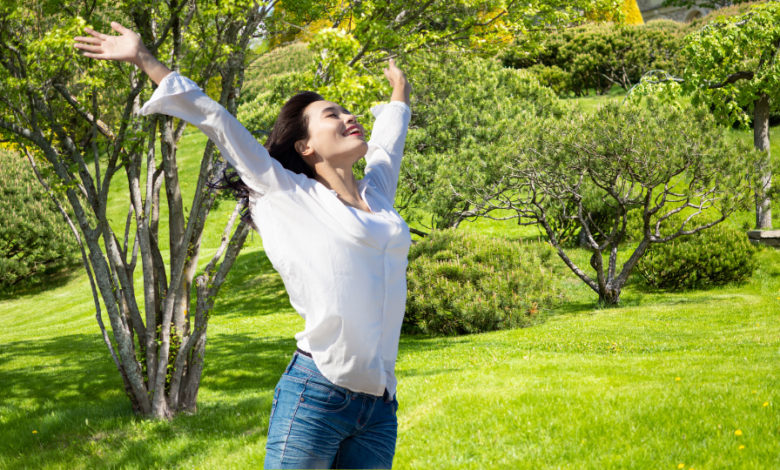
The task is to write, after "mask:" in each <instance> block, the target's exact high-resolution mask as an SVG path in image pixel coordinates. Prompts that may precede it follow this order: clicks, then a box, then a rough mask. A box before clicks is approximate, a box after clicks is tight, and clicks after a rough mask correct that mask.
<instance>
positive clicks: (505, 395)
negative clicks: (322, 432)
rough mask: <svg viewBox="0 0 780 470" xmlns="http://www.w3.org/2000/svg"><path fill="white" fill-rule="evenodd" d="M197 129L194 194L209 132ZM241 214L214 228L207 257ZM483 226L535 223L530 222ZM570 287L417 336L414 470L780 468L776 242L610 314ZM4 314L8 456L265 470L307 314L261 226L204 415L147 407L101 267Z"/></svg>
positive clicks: (2, 401)
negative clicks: (725, 270)
mask: <svg viewBox="0 0 780 470" xmlns="http://www.w3.org/2000/svg"><path fill="white" fill-rule="evenodd" d="M740 137H741V138H749V135H745V134H740ZM778 138H780V136H777V133H776V132H773V140H774V142H775V144H776V143H777V142H778ZM185 142H186V144H187V148H186V149H183V150H182V152H181V154H180V155H181V164H180V168H181V171H182V180H183V181H190V183H189V184H188V185H185V187H184V192H185V199H184V200H185V201H190V200H191V191H192V189H193V188H194V180H195V177H196V173H197V163H198V156H199V149H202V146H203V145H204V143H205V139H204V138H203V137H202V136H201V135H200V134H197V133H195V134H192V135H191V136H188V137H185ZM775 154H776V155H777V153H775ZM117 182H118V183H124V182H123V181H122V179H121V178H120V179H118V180H117ZM121 186H122V184H118V185H117V189H119V188H120V187H121ZM114 194H115V197H113V198H112V199H111V200H112V201H113V204H112V206H111V211H112V213H113V214H114V216H113V219H114V221H121V220H123V219H124V216H125V214H124V213H123V211H124V210H125V208H123V206H122V203H123V201H122V196H121V195H120V194H121V193H120V192H119V191H117V192H115V193H114ZM187 204H188V202H187ZM230 209H231V204H229V203H228V202H225V203H223V204H222V207H220V210H219V211H218V214H216V216H215V217H214V219H213V220H212V224H211V225H210V226H209V228H208V229H207V231H208V233H207V236H206V240H205V245H206V246H207V247H209V248H208V249H207V250H205V251H206V252H207V253H208V252H210V251H211V250H213V248H214V247H215V246H216V244H217V241H218V239H219V235H220V232H221V226H222V224H223V223H224V219H225V218H226V217H227V215H228V213H229V210H230ZM744 217H747V218H748V219H749V214H746V215H745V216H744ZM163 220H164V218H163ZM119 223H120V222H117V225H118V224H119ZM740 223H741V222H740ZM464 229H465V230H479V231H483V232H489V233H494V234H496V235H499V236H510V237H518V236H525V237H531V236H533V233H534V232H533V230H529V229H525V230H523V231H520V230H518V229H517V227H516V226H514V225H512V224H511V222H510V223H495V222H493V223H491V222H488V221H480V222H476V223H473V224H468V225H464ZM161 238H163V239H164V238H165V237H161ZM165 245H167V243H165ZM582 255H584V253H578V254H576V256H577V257H579V258H583V256H582ZM570 285H571V294H572V298H573V301H572V302H571V303H570V304H569V305H567V306H566V307H565V308H564V309H561V310H560V311H558V312H554V315H553V316H552V317H551V318H550V319H549V321H548V322H547V323H546V324H543V325H540V326H537V327H534V328H529V329H523V330H515V331H505V332H495V333H489V334H482V335H475V336H468V337H460V338H446V339H442V338H424V337H405V338H402V340H401V344H400V350H399V356H398V366H397V375H398V377H399V379H400V383H399V390H398V397H399V401H400V403H401V407H400V410H399V423H400V432H399V440H398V450H397V455H396V466H397V467H398V468H441V467H457V468H463V467H468V468H508V467H518V468H526V467H530V466H532V465H533V466H536V467H542V468H651V467H652V468H677V465H678V464H679V463H684V464H685V468H695V469H709V468H731V467H738V468H768V467H776V466H778V465H780V462H779V461H778V460H779V459H778V455H777V448H778V444H780V442H779V441H780V436H779V434H780V418H779V417H778V415H777V413H776V411H775V407H776V406H777V405H778V404H780V401H778V399H780V397H778V396H777V384H778V369H777V367H776V361H777V356H776V354H777V350H778V343H780V328H779V327H778V322H777V313H778V311H780V308H778V300H779V299H778V298H780V252H776V251H767V252H764V253H763V254H762V264H761V270H760V272H759V273H758V274H757V275H756V276H755V277H754V279H753V280H752V281H751V282H750V283H749V284H746V285H743V286H731V287H727V288H721V289H713V290H709V291H701V292H694V293H673V294H659V293H653V292H645V291H642V290H640V289H638V288H636V287H632V288H629V289H628V290H627V291H626V293H625V295H624V305H623V306H622V307H621V308H617V309H610V310H596V309H594V307H593V295H592V293H590V292H588V291H587V289H585V288H584V287H583V286H582V285H581V284H579V283H577V282H575V281H574V280H572V281H571V283H570ZM0 324H2V325H3V327H2V329H1V330H0V344H2V345H3V347H2V348H1V349H0V435H1V436H3V439H0V468H85V467H86V468H89V467H99V468H150V467H152V468H170V467H179V466H181V467H198V468H258V467H260V466H261V465H262V460H263V456H264V444H265V433H266V429H267V425H268V413H269V411H270V396H271V393H272V390H273V387H274V386H275V384H276V382H277V381H278V379H279V376H280V375H281V373H282V372H283V370H284V367H285V365H286V363H287V362H288V361H289V358H290V355H291V353H292V351H293V350H294V349H295V341H294V339H293V335H294V334H295V332H297V331H300V330H301V329H302V327H303V322H302V320H301V319H300V318H299V317H298V316H297V315H296V314H295V313H294V312H293V311H292V309H291V308H290V306H289V303H288V301H287V296H286V294H285V291H284V287H283V285H282V283H281V280H280V278H279V276H278V275H276V273H275V272H274V271H273V270H272V268H271V266H270V263H269V262H268V260H267V258H265V256H264V253H263V251H262V244H261V243H260V239H259V237H257V236H255V237H254V238H253V239H252V240H251V241H250V242H249V243H248V245H247V247H246V248H245V250H244V252H243V253H242V254H241V256H240V257H239V259H238V261H237V264H236V266H235V267H234V269H233V271H232V273H231V275H230V277H229V280H228V282H227V283H226V285H225V287H224V289H223V291H222V293H221V294H220V299H219V301H218V304H217V308H216V312H215V313H214V315H213V316H212V321H211V325H210V328H209V347H208V360H207V366H206V370H205V372H204V381H203V386H202V388H201V392H200V397H199V406H200V410H199V413H198V414H197V415H194V416H180V417H178V418H176V419H175V420H174V421H172V422H164V423H157V422H149V421H144V420H140V419H137V418H135V417H133V416H132V414H131V412H130V410H129V405H128V402H127V399H126V398H125V397H124V396H123V393H122V389H121V381H120V379H119V377H118V374H117V373H116V371H115V369H114V367H113V364H112V362H111V360H110V358H109V356H108V355H107V353H106V351H105V346H104V345H103V343H102V340H101V339H100V336H99V334H98V329H97V326H96V325H95V320H94V307H93V305H92V300H91V294H90V291H89V286H88V284H87V280H86V276H85V275H82V274H80V273H75V274H72V275H71V276H70V277H67V276H66V277H63V278H60V279H58V280H53V281H52V282H50V283H49V284H48V285H47V286H46V289H43V288H42V287H40V286H39V287H33V288H30V289H28V290H27V291H24V292H17V293H15V294H14V295H13V296H9V295H6V296H5V297H0ZM677 377H679V378H680V380H679V381H677V380H676V378H677ZM764 403H767V406H763V404H764ZM737 429H739V430H741V431H742V435H741V436H736V435H735V431H736V430H737ZM33 431H37V432H36V433H33ZM740 445H744V446H745V448H744V449H741V450H740V449H739V446H740Z"/></svg>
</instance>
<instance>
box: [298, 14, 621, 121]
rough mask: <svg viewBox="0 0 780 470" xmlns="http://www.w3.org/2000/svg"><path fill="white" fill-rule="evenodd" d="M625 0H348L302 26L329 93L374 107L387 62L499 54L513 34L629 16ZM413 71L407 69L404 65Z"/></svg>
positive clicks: (534, 36)
mask: <svg viewBox="0 0 780 470" xmlns="http://www.w3.org/2000/svg"><path fill="white" fill-rule="evenodd" d="M623 3H624V0H532V1H527V2H521V3H518V2H514V1H507V0H489V1H483V0H455V1H452V0H432V1H428V2H423V3H421V4H419V5H415V6H414V7H412V8H410V7H409V4H407V3H406V2H396V1H392V0H371V1H361V2H341V4H340V5H335V4H334V5H333V6H331V7H329V8H326V10H327V11H328V14H327V18H323V19H321V20H320V21H315V22H312V23H311V24H310V25H309V27H305V28H302V29H303V31H302V32H301V33H300V37H301V38H302V39H304V40H306V41H308V42H309V43H310V44H311V47H312V49H313V50H315V51H316V54H317V60H316V61H315V66H316V78H315V85H316V87H317V91H318V92H319V93H320V94H322V95H323V96H325V97H326V98H328V99H333V100H336V101H338V102H340V103H343V104H344V105H345V106H351V107H353V108H357V107H361V108H364V109H368V108H369V107H370V106H371V102H375V101H377V100H379V99H381V97H382V96H383V95H385V94H387V93H388V92H389V90H388V89H386V88H385V87H386V82H385V81H384V80H382V72H381V67H382V66H383V65H384V64H385V63H386V61H387V59H388V58H390V57H395V58H396V61H397V63H398V64H399V66H400V67H402V68H404V67H405V66H406V65H407V64H408V63H409V62H411V61H412V60H413V59H414V58H415V57H416V56H417V55H419V54H422V53H433V54H436V55H446V54H468V55H476V56H480V57H493V56H495V55H496V54H497V53H498V52H499V51H501V50H502V49H504V48H505V47H506V45H507V44H509V43H510V42H511V41H512V39H513V38H514V37H523V38H525V40H526V43H527V44H528V47H530V48H532V49H533V48H534V47H536V45H537V44H538V43H539V41H540V40H541V39H542V38H543V37H545V36H546V35H547V34H548V33H549V32H550V31H554V30H559V29H563V28H565V27H569V26H572V25H577V24H582V23H583V22H586V21H604V20H605V19H607V18H611V19H612V20H614V21H618V22H620V21H622V19H623V17H624V16H625V15H624V13H623V11H622V7H623ZM404 70H406V69H404Z"/></svg>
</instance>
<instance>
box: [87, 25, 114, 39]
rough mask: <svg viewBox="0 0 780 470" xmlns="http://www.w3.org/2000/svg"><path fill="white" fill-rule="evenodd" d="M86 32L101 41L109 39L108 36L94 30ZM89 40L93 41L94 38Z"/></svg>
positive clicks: (88, 29) (89, 29)
mask: <svg viewBox="0 0 780 470" xmlns="http://www.w3.org/2000/svg"><path fill="white" fill-rule="evenodd" d="M84 31H86V32H87V34H90V35H92V36H95V37H96V38H98V39H99V40H101V41H105V40H106V39H108V38H109V36H108V34H103V33H101V32H99V31H95V30H94V29H92V28H84ZM88 39H92V38H88Z"/></svg>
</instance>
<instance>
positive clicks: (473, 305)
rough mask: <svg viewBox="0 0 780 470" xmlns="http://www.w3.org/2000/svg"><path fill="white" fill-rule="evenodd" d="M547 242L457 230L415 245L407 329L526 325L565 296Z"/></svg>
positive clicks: (457, 330)
mask: <svg viewBox="0 0 780 470" xmlns="http://www.w3.org/2000/svg"><path fill="white" fill-rule="evenodd" d="M554 262H555V258H554V251H553V250H552V248H551V247H550V246H549V245H547V244H545V243H521V242H518V241H510V240H505V239H494V238H490V237H488V236H485V235H477V234H468V233H463V232H462V231H456V230H442V231H434V232H432V233H431V234H430V235H429V236H428V237H426V238H425V239H423V240H422V241H419V242H417V243H416V244H415V245H414V246H412V248H411V250H410V252H409V267H408V270H407V279H408V299H407V302H406V316H405V317H404V325H403V332H404V333H411V334H414V333H422V334H430V335H462V334H472V333H482V332H486V331H493V330H502V329H511V328H517V327H526V326H529V325H531V324H533V323H535V322H537V321H540V320H541V319H542V318H543V317H544V311H545V310H548V309H550V308H552V307H553V306H555V305H556V304H558V303H559V302H560V301H561V300H562V295H561V294H560V292H559V291H558V290H557V289H556V287H555V286H556V284H555V274H554V273H553V266H554Z"/></svg>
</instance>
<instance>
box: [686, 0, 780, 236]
mask: <svg viewBox="0 0 780 470" xmlns="http://www.w3.org/2000/svg"><path fill="white" fill-rule="evenodd" d="M779 48H780V3H778V2H768V3H761V4H757V5H752V6H751V7H750V8H749V10H748V11H747V12H746V13H744V14H742V15H739V16H732V17H723V16H720V17H718V18H717V19H715V20H714V21H712V22H710V23H708V24H707V25H706V26H705V27H703V28H702V29H701V30H700V31H698V32H695V33H692V34H690V35H688V36H687V37H686V38H685V45H684V47H683V49H682V54H683V55H684V56H685V57H686V58H687V60H688V65H687V67H686V68H685V73H684V75H683V79H684V81H683V82H682V86H683V90H684V91H685V92H687V93H689V94H690V95H691V102H692V103H694V104H698V103H704V104H706V105H707V106H709V107H711V108H712V109H713V110H714V114H715V117H716V118H717V119H718V121H719V122H721V123H724V124H728V125H733V124H735V123H739V124H740V125H742V126H747V124H748V123H749V121H751V120H752V121H754V122H753V140H754V143H755V146H756V148H757V149H758V150H761V151H766V152H767V153H766V154H765V157H764V158H763V160H762V161H761V162H758V165H759V168H760V172H761V174H762V176H761V177H762V184H761V187H760V188H757V189H756V228H760V229H768V228H771V227H772V215H771V214H772V213H771V201H770V199H769V192H770V188H771V185H772V184H771V183H772V171H771V169H770V165H771V161H770V159H769V155H768V151H769V148H770V142H769V119H770V115H771V114H772V112H777V111H778V110H780V101H779V100H778V99H777V96H778V94H779V93H780V61H778V60H777V52H778V49H779ZM746 109H747V110H748V111H746ZM751 114H752V119H751V118H750V115H751Z"/></svg>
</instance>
